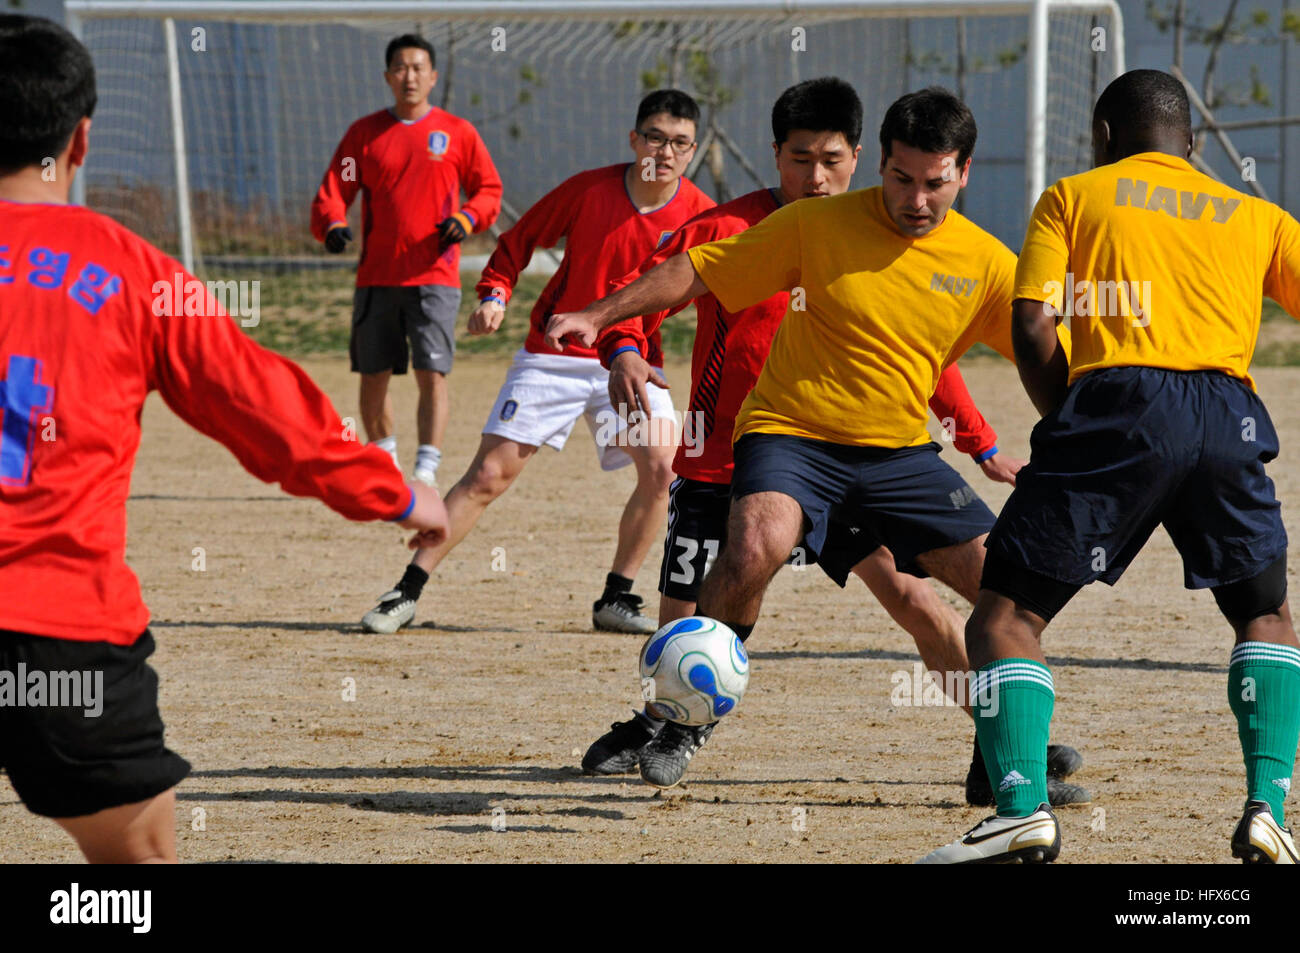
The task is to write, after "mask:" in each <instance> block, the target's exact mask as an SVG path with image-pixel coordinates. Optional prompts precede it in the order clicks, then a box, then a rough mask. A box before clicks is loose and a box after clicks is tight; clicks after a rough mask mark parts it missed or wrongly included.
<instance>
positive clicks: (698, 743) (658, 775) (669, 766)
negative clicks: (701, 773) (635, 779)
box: [640, 721, 718, 788]
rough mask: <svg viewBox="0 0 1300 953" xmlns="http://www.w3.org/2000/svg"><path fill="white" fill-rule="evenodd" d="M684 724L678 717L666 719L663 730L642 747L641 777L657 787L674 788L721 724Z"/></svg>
mask: <svg viewBox="0 0 1300 953" xmlns="http://www.w3.org/2000/svg"><path fill="white" fill-rule="evenodd" d="M717 724H718V723H717V722H716V721H715V722H714V723H713V724H711V725H699V726H696V727H692V726H691V725H681V724H678V723H677V722H675V721H670V722H668V723H666V724H665V725H664V726H663V728H662V729H661V730H660V732H659V734H657V735H655V736H654V738H653V739H651V741H650V743H649V744H648V745H646V746H645V747H644V748H642V749H641V752H640V758H641V780H642V781H644V782H645V783H646V784H653V785H654V786H655V787H657V788H670V787H672V786H673V785H675V784H676V783H677V782H678V781H680V780H681V779H682V775H684V774H685V773H686V766H687V765H688V764H690V763H691V758H692V757H694V755H695V752H697V751H699V750H700V749H701V748H703V747H704V743H705V742H706V741H708V740H709V736H710V735H711V734H713V729H714V728H715V727H716V726H717Z"/></svg>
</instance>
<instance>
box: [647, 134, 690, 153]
mask: <svg viewBox="0 0 1300 953" xmlns="http://www.w3.org/2000/svg"><path fill="white" fill-rule="evenodd" d="M636 134H637V135H638V136H640V137H641V138H642V139H644V140H645V141H646V145H648V146H649V147H650V148H651V149H662V148H663V147H664V145H665V144H668V145H671V146H672V147H673V152H676V153H677V154H678V155H684V154H685V153H687V152H690V151H691V150H692V149H694V148H695V143H694V142H693V141H691V140H690V139H669V138H668V137H667V136H665V135H664V134H663V133H659V132H642V131H641V130H640V129H638V130H637V131H636Z"/></svg>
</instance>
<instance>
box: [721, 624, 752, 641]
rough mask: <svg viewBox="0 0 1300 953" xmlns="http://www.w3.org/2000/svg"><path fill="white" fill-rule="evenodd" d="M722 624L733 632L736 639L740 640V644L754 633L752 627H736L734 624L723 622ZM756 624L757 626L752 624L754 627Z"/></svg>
mask: <svg viewBox="0 0 1300 953" xmlns="http://www.w3.org/2000/svg"><path fill="white" fill-rule="evenodd" d="M722 624H723V625H725V626H726V627H727V628H729V629H730V630H731V631H732V632H735V633H736V638H738V639H740V641H742V642H744V641H745V640H746V639H747V638H749V637H750V635H752V634H753V632H754V626H753V625H737V624H736V623H734V622H724V623H722ZM757 624H758V623H757V622H756V623H754V625H757Z"/></svg>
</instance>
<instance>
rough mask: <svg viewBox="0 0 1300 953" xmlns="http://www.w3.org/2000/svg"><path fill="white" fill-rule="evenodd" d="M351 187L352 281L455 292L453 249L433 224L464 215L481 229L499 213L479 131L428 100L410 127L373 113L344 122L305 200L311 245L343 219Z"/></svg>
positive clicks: (497, 183) (492, 170)
mask: <svg viewBox="0 0 1300 953" xmlns="http://www.w3.org/2000/svg"><path fill="white" fill-rule="evenodd" d="M462 189H463V190H464V192H465V195H466V200H465V204H464V205H461V204H460V193H461V190H462ZM357 192H360V193H361V194H362V209H361V262H360V264H359V266H358V267H357V286H358V287H364V286H367V285H450V286H452V287H455V288H459V287H460V245H459V244H456V243H453V244H451V245H448V246H447V247H446V248H443V247H442V244H441V241H440V240H439V237H438V223H439V222H441V221H443V220H444V219H447V218H450V217H451V216H452V215H454V214H456V213H463V214H464V216H465V218H466V220H467V221H468V222H469V224H470V226H471V227H470V228H468V229H466V231H474V232H481V231H483V230H484V229H486V228H487V227H488V226H489V225H491V224H492V223H493V222H495V221H496V218H497V215H499V214H500V212H501V176H500V175H498V174H497V169H496V166H495V165H493V164H492V157H491V156H490V155H488V151H487V146H485V145H484V144H483V140H482V139H481V138H480V137H479V134H478V131H477V130H476V129H475V128H474V127H473V126H472V125H471V124H470V123H469V122H468V121H466V120H464V119H461V118H460V117H459V116H453V115H452V114H451V113H449V112H446V111H445V110H442V109H439V108H438V107H436V106H435V107H433V108H431V109H430V110H429V111H428V112H427V113H425V114H424V116H423V117H421V118H420V119H417V120H416V121H415V122H412V123H405V122H403V121H402V120H400V119H398V118H397V117H396V116H394V115H393V114H392V112H391V111H389V110H387V109H381V110H380V111H379V112H376V113H371V114H370V115H369V116H365V117H363V118H361V119H358V120H357V121H356V122H354V123H353V124H352V125H351V126H349V127H348V131H347V132H346V133H345V134H344V136H343V141H342V142H340V143H339V147H338V149H336V150H335V151H334V158H332V159H331V160H330V164H329V168H328V169H326V170H325V176H324V178H322V179H321V184H320V189H319V190H318V191H317V192H316V198H315V200H314V201H313V202H312V203H311V232H312V234H313V235H314V236H315V237H316V240H317V241H324V240H325V233H326V232H328V231H329V230H330V228H332V227H333V226H335V225H346V224H347V211H348V206H349V205H351V204H352V200H353V199H354V198H356V195H357Z"/></svg>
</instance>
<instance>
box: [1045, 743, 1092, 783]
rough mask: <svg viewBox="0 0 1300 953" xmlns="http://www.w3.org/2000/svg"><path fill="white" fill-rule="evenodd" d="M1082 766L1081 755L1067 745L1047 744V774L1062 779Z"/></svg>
mask: <svg viewBox="0 0 1300 953" xmlns="http://www.w3.org/2000/svg"><path fill="white" fill-rule="evenodd" d="M1082 767H1083V755H1081V754H1079V752H1077V751H1075V750H1074V749H1073V748H1071V747H1070V746H1069V745H1048V746H1047V776H1048V777H1049V778H1056V779H1057V780H1058V781H1063V780H1065V779H1066V778H1068V777H1069V776H1070V775H1072V774H1074V772H1076V771H1078V770H1079V769H1080V768H1082Z"/></svg>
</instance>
